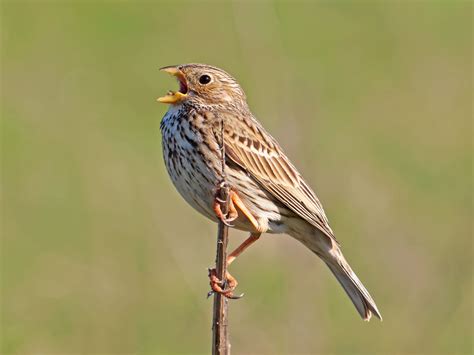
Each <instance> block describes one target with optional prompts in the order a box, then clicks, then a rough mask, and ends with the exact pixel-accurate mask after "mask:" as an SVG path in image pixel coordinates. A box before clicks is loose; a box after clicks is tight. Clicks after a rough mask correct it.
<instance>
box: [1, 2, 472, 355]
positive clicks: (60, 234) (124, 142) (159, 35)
mask: <svg viewBox="0 0 474 355" xmlns="http://www.w3.org/2000/svg"><path fill="white" fill-rule="evenodd" d="M1 16H2V19H1V36H2V51H1V56H2V58H1V59H2V62H1V64H2V70H1V84H2V102H1V113H2V187H3V195H2V250H1V282H2V286H1V293H2V294H1V296H2V297H1V312H0V313H1V317H2V319H1V325H2V327H1V342H2V344H1V348H0V353H2V354H39V353H41V354H106V353H107V354H114V353H123V354H125V353H130V354H132V353H134V354H173V353H208V352H209V350H210V336H211V332H210V324H211V307H212V302H211V301H210V300H206V297H205V295H206V293H207V291H208V280H207V272H206V267H207V266H209V265H211V264H212V263H213V261H214V252H215V238H216V227H215V225H213V224H211V223H210V222H208V221H207V220H205V219H204V218H203V217H201V216H200V215H198V214H197V213H196V212H194V211H193V210H192V209H191V208H190V207H188V206H187V205H186V204H185V202H184V201H183V200H182V199H181V198H180V197H179V196H178V194H177V192H175V190H174V188H173V187H172V185H171V182H170V181H169V179H168V176H167V173H166V171H165V168H164V166H163V161H162V158H161V142H160V134H159V127H158V126H159V121H160V119H161V117H162V116H163V114H164V112H165V110H166V109H167V107H166V106H165V105H162V104H158V103H157V102H156V101H155V98H156V97H158V96H161V95H162V94H164V93H165V92H166V91H167V90H168V89H175V88H176V83H174V82H173V80H172V79H171V78H170V77H168V76H167V75H165V74H163V73H160V72H159V71H158V68H159V67H160V66H164V65H170V64H178V63H186V62H204V63H208V64H213V65H216V66H219V67H222V68H224V69H226V70H228V71H229V72H231V73H232V74H233V75H234V76H235V77H236V78H238V80H239V81H240V83H241V84H242V86H243V88H244V89H245V91H246V92H247V96H248V98H249V102H250V105H251V107H252V110H253V111H254V113H255V114H256V115H257V117H258V118H259V119H260V121H262V122H263V123H264V125H265V126H266V127H267V128H268V130H269V131H270V132H271V133H272V134H273V135H274V136H275V137H277V138H278V139H279V141H280V142H281V144H282V145H283V147H284V148H285V150H286V152H287V154H288V155H289V156H290V157H291V158H292V159H293V161H294V162H295V164H296V165H297V166H298V168H299V169H300V170H301V171H302V172H303V174H304V175H305V177H306V179H307V180H308V181H309V182H310V184H311V185H312V186H313V187H314V189H315V190H316V191H317V193H318V194H319V196H320V198H321V200H322V201H323V203H324V206H325V208H326V212H327V214H328V215H329V218H330V221H331V225H332V227H333V229H334V231H335V233H336V236H337V238H338V239H339V240H340V241H341V243H342V245H343V250H344V252H345V255H346V257H347V258H348V260H349V261H350V262H351V265H352V266H353V268H354V269H355V271H356V272H357V273H358V275H359V276H360V278H361V279H362V280H363V282H364V284H365V285H366V286H367V288H368V289H369V290H370V292H371V293H372V295H373V296H374V298H375V300H376V301H377V305H378V306H379V308H380V310H381V312H382V314H383V316H384V321H383V322H382V323H380V322H378V321H377V320H373V321H372V322H370V323H368V324H367V323H364V322H362V321H361V320H360V319H359V316H358V315H357V313H356V311H355V310H354V309H353V306H352V304H351V303H350V301H349V299H348V298H347V297H346V295H345V294H344V292H343V290H342V289H341V288H340V286H339V285H338V284H337V281H336V280H335V279H334V278H333V276H332V275H330V273H329V271H328V270H327V269H326V268H325V266H323V265H322V263H321V262H319V261H318V259H317V258H316V257H315V256H314V255H312V254H311V253H310V252H309V251H307V250H306V249H305V248H303V247H302V246H301V245H299V244H298V243H297V242H296V241H294V240H291V239H290V238H289V237H286V236H272V235H266V236H264V237H263V239H262V240H261V241H259V243H257V245H256V246H255V247H253V248H252V249H251V250H249V252H248V253H247V254H245V255H244V256H242V258H241V259H240V260H239V261H238V262H237V263H236V264H235V265H232V273H233V274H234V275H235V276H236V277H237V278H238V280H239V281H240V285H239V287H238V289H237V290H238V291H239V292H245V294H246V296H245V297H244V298H243V299H242V300H240V301H237V302H233V303H232V304H231V309H230V312H231V313H230V317H231V331H232V337H231V340H232V346H233V350H234V352H235V353H236V354H250V353H252V354H289V353H293V354H296V353H317V354H352V353H357V354H409V353H410V354H415V353H416V354H421V353H423V354H435V353H436V354H442V353H443V354H464V353H465V354H467V353H470V352H471V351H472V299H473V295H472V280H473V278H472V270H473V269H472V225H471V221H472V212H473V211H472V170H471V167H472V166H471V163H472V144H471V141H472V129H471V118H472V106H471V104H472V101H471V99H472V96H471V95H472V77H473V76H472V74H473V73H472V60H473V58H472V43H473V41H472V27H471V26H472V4H471V3H469V2H460V1H419V2H415V1H400V2H399V1H388V0H386V1H380V2H358V1H352V2H349V1H337V2H331V1H319V2H280V1H278V2H271V1H265V2H263V1H262V2H253V3H251V2H245V1H241V2H239V1H236V2H233V3H230V2H200V1H188V2H180V1H170V2H165V3H158V2H141V3H132V2H125V1H124V2H120V1H113V2H112V1H104V2H99V1H93V2H92V1H91V2H75V1H63V2H61V1H55V2H46V1H44V2H43V1H42V2H33V1H31V2H20V1H6V2H5V1H4V2H2V4H1ZM243 237H244V235H243V234H242V233H239V232H235V231H233V232H231V242H232V244H233V245H235V244H237V243H239V242H240V241H242V238H243Z"/></svg>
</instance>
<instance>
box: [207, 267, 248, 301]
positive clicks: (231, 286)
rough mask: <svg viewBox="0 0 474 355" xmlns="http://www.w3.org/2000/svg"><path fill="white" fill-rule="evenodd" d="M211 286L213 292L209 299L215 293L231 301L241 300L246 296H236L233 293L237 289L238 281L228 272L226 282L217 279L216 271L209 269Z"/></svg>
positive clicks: (210, 292) (210, 293) (209, 294)
mask: <svg viewBox="0 0 474 355" xmlns="http://www.w3.org/2000/svg"><path fill="white" fill-rule="evenodd" d="M209 281H210V282H209V285H210V286H211V291H209V293H208V294H207V297H210V296H211V295H212V294H214V293H220V294H221V295H223V296H224V297H226V298H230V299H239V298H242V297H243V296H244V294H243V293H242V294H240V295H234V293H233V291H234V290H235V288H236V287H237V284H238V282H237V280H236V279H235V278H234V277H233V276H232V275H231V274H229V273H228V272H227V273H226V277H225V280H224V281H222V280H220V279H219V278H218V277H217V272H216V269H209Z"/></svg>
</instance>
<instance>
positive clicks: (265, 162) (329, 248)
mask: <svg viewBox="0 0 474 355" xmlns="http://www.w3.org/2000/svg"><path fill="white" fill-rule="evenodd" d="M162 70H164V71H167V72H169V73H170V74H172V75H174V76H176V77H177V79H178V81H179V84H180V89H179V91H177V92H169V93H168V94H167V95H166V96H165V97H162V98H159V99H158V100H159V101H161V102H164V103H169V104H171V105H170V108H169V110H168V112H167V113H166V114H165V116H164V117H163V120H162V122H161V131H162V135H163V154H164V161H165V163H166V167H167V169H168V173H169V175H170V177H171V180H172V181H173V183H174V185H175V187H176V188H177V190H178V191H179V193H180V194H181V195H182V196H183V198H184V199H185V200H186V201H187V202H188V203H189V204H190V205H191V206H192V207H194V208H195V209H196V210H197V211H199V212H200V213H202V214H203V215H205V216H206V217H208V218H210V219H211V220H214V221H218V219H219V218H221V219H222V218H225V216H221V215H219V213H218V212H219V208H217V209H216V207H218V204H217V205H216V203H217V202H216V199H215V196H214V193H215V188H216V186H217V184H218V183H219V182H220V181H221V179H222V174H221V160H220V157H221V149H220V145H221V144H222V142H221V133H222V132H223V139H224V148H225V149H224V151H225V167H224V171H225V175H226V180H227V181H228V182H229V184H230V186H231V191H232V199H231V209H232V210H233V214H232V218H230V219H231V220H232V222H231V223H232V224H233V225H234V226H235V228H238V229H241V230H245V231H249V232H250V233H251V236H250V238H249V239H248V240H247V241H246V242H244V243H243V245H242V246H240V247H239V248H237V249H236V250H235V251H234V252H233V253H231V254H230V255H229V259H228V264H230V263H231V262H232V261H233V260H235V258H236V257H237V256H238V255H239V254H240V253H241V252H243V250H245V248H247V247H248V246H249V245H250V244H252V243H253V242H255V241H256V240H257V239H258V237H259V236H260V234H261V233H265V232H268V233H287V234H289V235H291V236H292V237H294V238H295V239H297V240H299V241H300V242H302V243H303V244H304V245H305V246H307V247H308V248H309V249H311V250H312V251H313V252H314V253H316V254H317V255H318V256H319V257H320V258H321V259H322V260H323V261H324V262H325V263H326V264H327V265H328V267H329V269H330V270H331V271H332V272H333V273H334V275H335V276H336V278H337V279H338V281H339V282H340V283H341V285H342V286H343V288H344V290H345V291H346V293H347V294H348V295H349V297H350V298H351V300H352V302H353V303H354V305H355V307H356V308H357V310H358V312H359V313H360V315H361V316H362V318H363V319H365V320H369V319H370V317H371V315H372V314H374V315H376V316H377V317H378V318H380V319H381V315H380V312H379V311H378V310H377V306H376V305H375V302H374V301H373V299H372V298H371V296H370V295H369V293H368V292H367V290H366V289H365V287H364V286H363V285H362V283H361V282H360V281H359V279H358V278H357V276H356V275H355V274H354V272H353V271H352V269H351V267H350V266H349V264H348V263H347V261H346V260H345V258H344V256H343V255H342V252H341V249H340V246H339V243H338V242H337V241H336V239H335V237H334V234H333V231H332V229H331V227H330V226H329V222H328V219H327V218H326V215H325V213H324V210H323V207H322V205H321V203H320V202H319V200H318V198H317V197H316V195H315V193H314V192H313V190H312V189H311V188H310V187H309V186H308V184H307V183H306V182H305V181H304V179H303V177H302V176H301V174H300V173H299V172H298V171H297V170H296V168H295V167H294V166H293V164H292V163H291V162H290V160H289V159H288V158H287V157H286V155H285V153H284V152H283V150H282V149H281V147H280V146H279V144H278V143H277V141H276V140H275V139H274V138H273V137H272V136H271V135H270V134H268V133H267V132H266V131H265V129H264V128H263V127H262V125H261V124H260V123H259V122H258V121H257V120H256V118H255V117H254V116H253V114H252V113H251V112H250V110H249V108H248V105H247V101H246V96H245V93H244V91H243V90H242V88H241V87H240V85H239V84H238V83H237V81H236V80H235V79H234V78H233V77H232V76H230V75H229V74H228V73H226V72H225V71H223V70H221V69H218V68H215V67H212V66H209V65H204V64H185V65H178V66H170V67H165V68H162ZM221 125H223V126H221ZM221 127H223V131H221ZM216 213H217V215H216ZM228 281H229V283H230V286H231V287H230V290H229V289H227V290H222V288H221V287H220V286H219V282H220V280H216V278H215V274H212V273H211V286H212V288H213V290H214V291H216V292H222V293H224V294H225V295H226V296H232V290H233V289H234V288H235V286H236V284H237V283H236V281H235V279H234V278H232V277H231V276H230V275H228Z"/></svg>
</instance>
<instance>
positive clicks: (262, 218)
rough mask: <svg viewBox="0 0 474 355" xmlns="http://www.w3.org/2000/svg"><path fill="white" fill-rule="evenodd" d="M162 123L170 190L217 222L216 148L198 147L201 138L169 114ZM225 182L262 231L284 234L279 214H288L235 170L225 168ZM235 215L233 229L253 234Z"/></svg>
mask: <svg viewBox="0 0 474 355" xmlns="http://www.w3.org/2000/svg"><path fill="white" fill-rule="evenodd" d="M165 119H168V121H167V122H166V123H167V125H166V127H164V129H163V130H162V133H163V157H164V161H165V164H166V168H167V170H168V173H169V175H170V178H171V180H172V182H173V184H174V186H175V187H176V189H177V190H178V192H179V193H180V194H181V196H182V197H183V198H184V199H185V200H186V201H187V202H188V203H189V204H190V205H191V206H192V207H193V208H194V209H195V210H197V211H198V212H200V213H201V214H203V215H204V216H206V217H207V218H209V219H211V220H213V221H217V217H216V215H215V212H214V209H213V205H214V197H215V192H216V187H217V186H218V184H219V182H220V181H221V180H222V174H221V163H220V158H219V157H218V152H217V148H218V147H217V146H216V147H209V146H206V145H205V144H202V137H200V136H199V134H198V133H197V132H191V129H190V127H189V126H188V125H187V123H186V121H184V122H183V121H179V120H176V119H174V117H173V116H172V115H171V114H170V116H168V118H165ZM219 152H220V151H219ZM225 178H226V180H227V182H228V183H229V184H230V186H231V189H233V190H234V191H235V192H237V194H238V196H239V197H240V199H241V200H242V201H243V203H244V205H245V206H246V208H247V209H248V210H249V211H250V213H251V214H252V215H253V216H254V217H255V218H256V219H257V220H258V221H259V224H261V225H262V226H263V227H264V228H263V229H265V230H266V231H267V232H270V233H284V232H285V228H286V227H285V225H284V223H282V219H284V217H283V216H282V214H283V215H284V214H288V210H287V209H286V208H284V207H283V206H282V205H281V203H278V201H276V200H275V199H274V198H273V197H272V196H271V195H270V194H268V193H267V192H266V191H264V190H263V189H262V188H261V186H260V185H259V184H258V183H257V182H256V181H255V180H254V179H253V178H252V177H250V176H249V175H248V174H247V173H246V172H245V171H244V170H242V169H241V168H239V167H236V166H229V165H226V166H225ZM238 212H239V217H238V219H237V220H235V221H234V222H232V224H233V225H234V226H235V228H237V229H241V230H245V231H251V232H253V231H255V227H254V226H253V225H252V224H251V223H250V221H249V220H248V218H246V217H245V216H244V214H243V213H242V212H241V211H238Z"/></svg>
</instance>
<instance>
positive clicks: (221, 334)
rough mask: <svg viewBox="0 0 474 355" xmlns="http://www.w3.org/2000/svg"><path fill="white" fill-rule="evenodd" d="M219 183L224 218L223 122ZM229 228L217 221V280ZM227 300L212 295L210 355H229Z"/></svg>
mask: <svg viewBox="0 0 474 355" xmlns="http://www.w3.org/2000/svg"><path fill="white" fill-rule="evenodd" d="M220 128H221V131H220V135H221V137H220V138H221V139H220V150H221V178H222V180H221V182H220V184H219V186H218V190H217V194H216V197H218V198H219V199H220V200H221V201H225V202H224V203H221V210H222V214H223V215H224V216H227V213H228V210H229V190H230V188H229V185H228V184H227V182H226V180H225V171H224V167H225V148H224V122H223V121H221V127H220ZM228 233H229V227H228V226H226V225H225V224H224V222H222V221H219V225H218V229H217V247H216V274H217V277H218V278H219V280H225V279H226V277H225V275H226V273H227V264H226V260H227V244H228V241H229V238H228V237H229V234H228ZM224 287H225V286H224ZM228 302H229V301H228V299H227V298H226V297H225V296H223V295H222V294H220V293H217V292H215V293H214V308H213V317H212V354H213V355H229V354H230V343H229V330H228V305H229V304H228Z"/></svg>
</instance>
